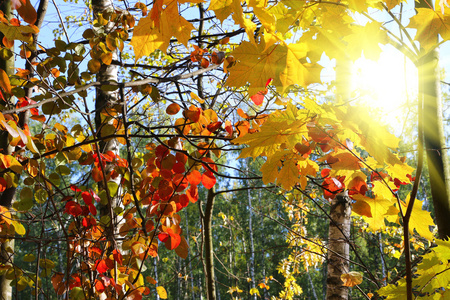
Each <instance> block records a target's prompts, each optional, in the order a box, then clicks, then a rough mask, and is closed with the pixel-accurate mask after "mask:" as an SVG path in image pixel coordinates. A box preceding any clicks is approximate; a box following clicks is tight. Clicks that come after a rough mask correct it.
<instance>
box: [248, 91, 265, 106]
mask: <svg viewBox="0 0 450 300" xmlns="http://www.w3.org/2000/svg"><path fill="white" fill-rule="evenodd" d="M266 94H267V89H266V90H265V91H260V92H258V93H256V94H255V95H253V96H251V97H250V99H252V101H253V103H255V104H256V105H261V104H262V103H263V102H264V96H265V95H266Z"/></svg>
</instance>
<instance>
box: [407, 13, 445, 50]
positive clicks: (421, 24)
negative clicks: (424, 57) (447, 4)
mask: <svg viewBox="0 0 450 300" xmlns="http://www.w3.org/2000/svg"><path fill="white" fill-rule="evenodd" d="M449 23H450V16H449V15H448V12H447V14H445V15H443V14H442V12H440V11H434V10H433V9H429V8H417V14H416V15H415V16H414V17H412V18H411V19H410V22H409V25H408V26H407V27H408V28H413V29H417V32H416V36H415V37H414V39H415V40H416V41H419V43H420V46H421V47H422V48H423V49H425V50H429V49H431V48H432V47H433V46H434V45H436V43H437V38H438V34H439V35H440V36H441V37H442V39H444V40H448V39H449V38H450V30H449Z"/></svg>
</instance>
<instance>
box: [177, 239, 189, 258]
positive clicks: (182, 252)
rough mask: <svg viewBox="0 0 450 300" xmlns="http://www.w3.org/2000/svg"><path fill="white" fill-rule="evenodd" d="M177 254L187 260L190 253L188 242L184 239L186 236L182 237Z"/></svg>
mask: <svg viewBox="0 0 450 300" xmlns="http://www.w3.org/2000/svg"><path fill="white" fill-rule="evenodd" d="M175 253H176V254H177V255H178V256H179V257H181V258H183V259H186V258H187V256H188V253H189V245H188V243H187V242H186V239H185V238H184V236H181V242H180V245H179V246H178V247H177V248H175Z"/></svg>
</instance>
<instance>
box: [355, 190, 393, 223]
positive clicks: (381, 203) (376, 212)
mask: <svg viewBox="0 0 450 300" xmlns="http://www.w3.org/2000/svg"><path fill="white" fill-rule="evenodd" d="M352 198H353V200H355V201H356V203H355V210H353V213H356V214H359V215H361V216H363V219H364V221H365V222H367V223H368V224H369V228H370V229H371V230H373V231H377V230H380V229H383V228H384V227H385V222H384V219H385V218H386V216H387V215H388V214H389V215H391V214H394V213H398V210H392V211H391V208H394V209H395V207H394V203H395V202H394V201H391V200H386V199H382V198H375V199H373V198H369V197H366V196H363V195H360V194H355V195H353V196H352ZM367 205H368V206H369V207H370V209H369V207H368V206H367Z"/></svg>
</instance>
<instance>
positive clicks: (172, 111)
mask: <svg viewBox="0 0 450 300" xmlns="http://www.w3.org/2000/svg"><path fill="white" fill-rule="evenodd" d="M179 111H180V106H179V105H178V104H176V103H172V104H170V105H169V106H167V108H166V113H167V114H168V115H176V114H177V113H178V112H179Z"/></svg>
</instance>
